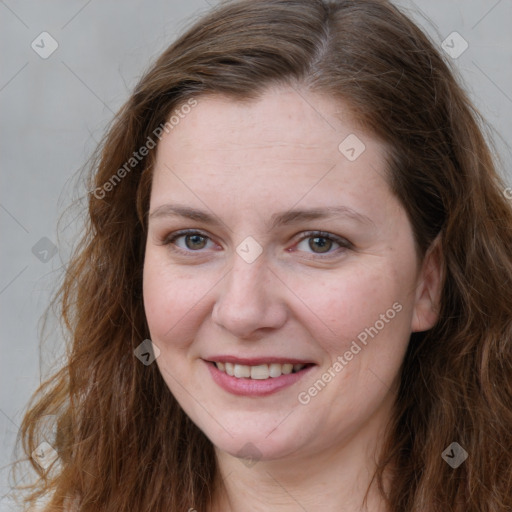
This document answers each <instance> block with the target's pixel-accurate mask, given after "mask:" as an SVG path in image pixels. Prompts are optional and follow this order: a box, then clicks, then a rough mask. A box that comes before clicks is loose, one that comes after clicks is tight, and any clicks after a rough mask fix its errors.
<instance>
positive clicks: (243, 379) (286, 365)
mask: <svg viewBox="0 0 512 512" xmlns="http://www.w3.org/2000/svg"><path fill="white" fill-rule="evenodd" d="M204 362H205V363H206V365H207V368H208V369H209V370H210V375H211V376H212V378H213V380H214V382H216V383H217V384H218V385H219V386H220V387H221V388H222V389H224V390H225V391H228V392H229V393H231V394H234V395H241V396H253V397H261V396H266V395H270V394H273V393H276V392H278V391H280V390H282V389H285V388H287V387H290V386H292V385H293V384H295V383H296V382H298V381H299V380H302V379H303V378H304V377H305V376H306V375H307V374H308V373H309V371H310V370H312V369H313V367H315V366H316V364H315V363H311V362H309V361H304V360H302V361H301V360H297V359H296V360H293V359H290V360H288V359H283V358H268V359H266V358H265V359H263V358H258V359H239V358H235V357H232V356H213V357H212V358H211V359H210V358H209V359H204Z"/></svg>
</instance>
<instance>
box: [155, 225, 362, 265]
mask: <svg viewBox="0 0 512 512" xmlns="http://www.w3.org/2000/svg"><path fill="white" fill-rule="evenodd" d="M187 235H199V236H201V237H203V238H205V239H206V240H207V241H212V239H211V237H210V236H209V235H207V234H206V233H204V232H202V231H199V230H196V229H184V230H181V231H176V232H175V233H172V234H171V235H170V236H167V237H166V238H165V239H164V240H163V241H162V245H167V246H169V247H171V249H172V250H173V251H176V252H179V253H181V254H187V255H190V254H191V253H198V254H199V253H201V252H202V250H201V249H198V250H196V251H194V250H192V249H182V248H181V247H178V246H177V245H176V244H175V242H176V240H178V239H179V238H181V237H184V236H187ZM309 238H325V239H326V240H330V241H331V242H334V243H335V244H337V245H338V246H339V247H338V248H337V249H334V250H332V251H328V252H326V253H315V252H310V253H309V254H311V255H313V256H314V257H315V258H320V259H322V258H329V257H331V258H332V257H333V256H335V255H338V253H339V252H340V250H341V251H345V250H347V249H353V245H352V244H351V243H350V242H349V241H348V240H346V239H345V238H342V237H339V236H337V235H333V234H332V233H328V232H326V231H305V232H304V233H303V234H302V236H301V238H300V239H299V240H298V241H297V242H296V243H295V244H294V247H295V246H297V245H298V244H299V243H301V242H303V241H304V240H307V239H309ZM288 251H289V252H291V251H294V250H293V249H288ZM294 252H295V251H294Z"/></svg>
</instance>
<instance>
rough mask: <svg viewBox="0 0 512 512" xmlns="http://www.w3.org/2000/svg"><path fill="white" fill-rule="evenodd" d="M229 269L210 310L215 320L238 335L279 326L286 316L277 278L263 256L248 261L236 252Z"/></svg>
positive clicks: (249, 335) (256, 333)
mask: <svg viewBox="0 0 512 512" xmlns="http://www.w3.org/2000/svg"><path fill="white" fill-rule="evenodd" d="M233 258H234V262H233V264H232V267H231V271H230V272H229V273H228V275H227V276H226V279H224V280H223V281H222V284H221V287H220V288H219V289H218V296H217V298H216V301H215V304H214V306H213V310H212V320H213V322H214V323H216V324H217V325H219V326H220V327H222V328H223V329H225V330H227V331H229V332H230V333H231V334H233V335H234V336H236V337H237V338H240V339H249V338H253V337H258V336H261V335H262V334H264V333H267V332H268V331H269V330H273V329H279V328H280V327H282V326H283V325H284V323H285V322H286V319H287V308H286V304H285V301H284V297H281V296H280V294H279V289H280V287H279V284H280V283H279V280H278V279H277V278H276V277H275V275H274V274H273V272H272V271H271V270H270V268H269V267H268V264H267V263H266V261H265V260H264V258H263V256H260V258H259V259H258V260H256V261H255V262H253V263H247V262H246V261H244V260H243V259H242V258H240V257H239V256H238V255H237V254H235V255H234V256H233Z"/></svg>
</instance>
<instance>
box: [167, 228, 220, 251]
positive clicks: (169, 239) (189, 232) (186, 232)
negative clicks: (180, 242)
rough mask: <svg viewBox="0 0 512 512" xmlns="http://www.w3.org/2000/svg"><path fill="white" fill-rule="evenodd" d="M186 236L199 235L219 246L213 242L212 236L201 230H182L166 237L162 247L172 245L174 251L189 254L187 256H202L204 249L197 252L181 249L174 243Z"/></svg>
mask: <svg viewBox="0 0 512 512" xmlns="http://www.w3.org/2000/svg"><path fill="white" fill-rule="evenodd" d="M186 235H199V236H202V237H204V238H206V239H207V240H208V241H210V242H212V243H214V244H217V242H215V241H214V240H213V237H212V236H211V235H210V234H208V233H207V232H205V231H203V230H201V229H180V230H178V231H173V232H172V233H170V234H169V235H166V236H165V237H163V239H162V240H161V245H168V246H171V245H172V246H173V247H172V250H175V251H179V252H182V253H187V254H191V253H197V254H200V253H202V252H204V249H199V250H197V251H193V250H186V249H183V248H181V247H178V246H177V245H176V244H175V243H174V242H175V241H176V240H177V239H178V238H180V237H182V236H186ZM217 245H219V244H217Z"/></svg>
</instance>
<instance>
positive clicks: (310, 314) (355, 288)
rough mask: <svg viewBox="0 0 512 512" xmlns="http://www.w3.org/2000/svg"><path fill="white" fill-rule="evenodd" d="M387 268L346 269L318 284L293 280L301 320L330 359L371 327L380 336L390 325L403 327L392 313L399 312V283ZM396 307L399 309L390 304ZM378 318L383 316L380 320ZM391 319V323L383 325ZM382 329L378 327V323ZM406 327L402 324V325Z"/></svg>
mask: <svg viewBox="0 0 512 512" xmlns="http://www.w3.org/2000/svg"><path fill="white" fill-rule="evenodd" d="M394 275H395V274H394V273H393V271H392V270H391V269H390V268H384V267H382V266H369V265H364V266H362V265H358V266H356V265H354V266H351V267H350V268H349V266H347V267H346V268H344V269H343V270H342V271H340V272H338V273H337V274H333V275H331V276H329V278H322V279H320V280H318V281H315V280H312V279H311V278H310V277H309V278H307V279H306V278H300V277H295V278H294V280H293V283H291V284H290V288H291V289H293V290H294V291H295V293H296V295H297V296H298V297H300V298H301V301H302V308H303V314H301V316H302V318H303V319H310V320H308V321H307V322H308V324H309V330H310V332H311V334H312V335H313V336H315V338H316V339H317V340H318V341H320V340H322V345H324V347H323V348H324V350H325V351H326V352H328V353H330V354H331V355H334V356H335V355H339V354H340V353H341V354H342V353H343V352H344V351H345V350H346V349H347V348H348V346H350V344H351V342H352V341H353V340H356V339H357V337H358V336H359V335H361V336H360V338H361V339H363V340H364V333H365V332H367V331H365V329H369V328H371V327H372V326H375V323H376V322H377V328H380V329H379V334H380V331H382V332H384V331H385V330H386V331H389V329H385V327H388V325H390V324H395V323H403V320H404V319H403V318H401V319H399V316H400V315H397V314H396V309H401V310H402V309H403V305H402V302H401V301H402V300H403V294H402V293H401V286H402V285H401V283H404V282H405V279H404V276H403V275H402V276H401V279H400V280H399V279H398V278H396V279H395V278H394V277H393V276H394ZM397 302H398V303H400V304H401V305H402V307H401V308H400V307H398V306H395V309H393V304H395V303H397ZM381 315H384V316H385V319H384V320H381ZM390 318H391V320H392V321H389V322H386V320H389V319H390ZM383 321H384V322H385V325H382V322H383ZM405 324H406V322H405Z"/></svg>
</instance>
